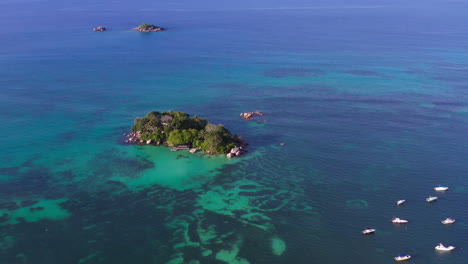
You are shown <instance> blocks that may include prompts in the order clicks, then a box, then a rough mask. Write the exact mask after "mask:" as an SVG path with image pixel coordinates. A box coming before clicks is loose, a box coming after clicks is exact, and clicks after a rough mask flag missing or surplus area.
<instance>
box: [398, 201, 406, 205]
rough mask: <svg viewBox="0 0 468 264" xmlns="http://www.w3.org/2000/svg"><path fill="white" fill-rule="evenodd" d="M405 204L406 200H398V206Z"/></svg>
mask: <svg viewBox="0 0 468 264" xmlns="http://www.w3.org/2000/svg"><path fill="white" fill-rule="evenodd" d="M405 202H406V200H398V201H397V202H396V204H397V205H402V204H404V203H405Z"/></svg>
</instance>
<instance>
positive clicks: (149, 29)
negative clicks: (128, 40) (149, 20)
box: [134, 24, 164, 32]
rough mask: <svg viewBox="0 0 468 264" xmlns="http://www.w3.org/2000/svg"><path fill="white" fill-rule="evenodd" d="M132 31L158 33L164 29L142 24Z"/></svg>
mask: <svg viewBox="0 0 468 264" xmlns="http://www.w3.org/2000/svg"><path fill="white" fill-rule="evenodd" d="M134 30H136V31H140V32H158V31H163V30H164V28H162V27H158V26H155V25H151V24H142V25H139V26H138V27H136V28H134Z"/></svg>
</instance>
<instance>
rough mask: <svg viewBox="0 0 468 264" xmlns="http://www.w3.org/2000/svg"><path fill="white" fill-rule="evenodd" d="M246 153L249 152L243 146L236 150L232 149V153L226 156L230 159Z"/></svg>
mask: <svg viewBox="0 0 468 264" xmlns="http://www.w3.org/2000/svg"><path fill="white" fill-rule="evenodd" d="M246 152H247V150H246V149H245V148H244V147H243V146H240V147H235V148H232V149H231V151H229V152H228V153H227V154H226V157H228V158H235V157H240V156H242V155H243V154H244V153H246Z"/></svg>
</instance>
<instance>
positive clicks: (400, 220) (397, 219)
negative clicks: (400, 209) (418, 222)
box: [392, 217, 408, 224]
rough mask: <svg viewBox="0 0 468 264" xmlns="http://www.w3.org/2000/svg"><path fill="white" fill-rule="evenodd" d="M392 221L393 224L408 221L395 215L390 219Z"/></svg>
mask: <svg viewBox="0 0 468 264" xmlns="http://www.w3.org/2000/svg"><path fill="white" fill-rule="evenodd" d="M392 223H394V224H406V223H408V220H405V219H400V218H398V217H395V218H393V219H392Z"/></svg>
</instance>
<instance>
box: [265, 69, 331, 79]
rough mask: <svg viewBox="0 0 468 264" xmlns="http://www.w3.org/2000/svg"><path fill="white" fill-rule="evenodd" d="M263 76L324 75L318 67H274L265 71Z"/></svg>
mask: <svg viewBox="0 0 468 264" xmlns="http://www.w3.org/2000/svg"><path fill="white" fill-rule="evenodd" d="M263 75H264V76H268V77H273V78H286V77H314V76H321V75H325V72H324V71H322V70H318V69H306V68H276V69H272V70H269V71H266V72H265V73H264V74H263Z"/></svg>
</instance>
